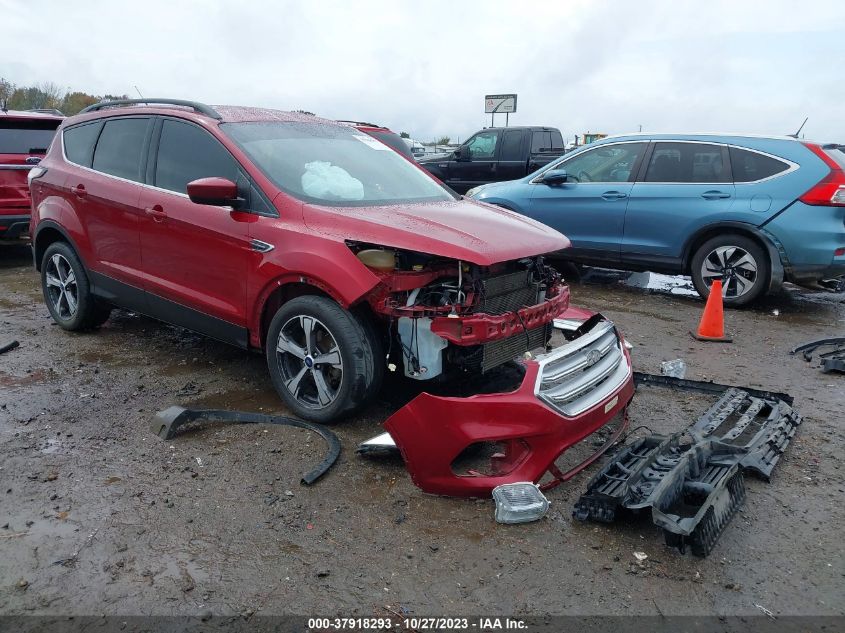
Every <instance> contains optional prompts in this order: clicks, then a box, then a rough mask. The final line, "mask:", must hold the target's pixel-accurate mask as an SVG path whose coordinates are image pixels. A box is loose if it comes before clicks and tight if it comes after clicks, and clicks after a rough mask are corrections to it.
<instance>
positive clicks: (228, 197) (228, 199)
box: [188, 177, 241, 207]
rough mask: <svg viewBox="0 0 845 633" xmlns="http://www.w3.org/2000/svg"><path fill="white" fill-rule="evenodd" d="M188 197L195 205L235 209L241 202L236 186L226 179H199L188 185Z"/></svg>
mask: <svg viewBox="0 0 845 633" xmlns="http://www.w3.org/2000/svg"><path fill="white" fill-rule="evenodd" d="M188 197H189V198H190V199H191V202H195V203H197V204H210V205H213V206H215V207H235V206H237V205H238V203H239V202H241V198H239V197H238V186H237V185H236V184H235V183H233V182H232V181H231V180H229V179H228V178H217V177H214V178H200V179H199V180H194V181H191V182H189V183H188Z"/></svg>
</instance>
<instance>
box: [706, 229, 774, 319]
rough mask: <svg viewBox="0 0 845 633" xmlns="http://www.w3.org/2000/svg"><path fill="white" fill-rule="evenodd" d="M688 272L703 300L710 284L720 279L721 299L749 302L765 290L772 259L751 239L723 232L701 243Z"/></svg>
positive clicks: (735, 303) (736, 303) (738, 303)
mask: <svg viewBox="0 0 845 633" xmlns="http://www.w3.org/2000/svg"><path fill="white" fill-rule="evenodd" d="M690 274H691V276H692V283H693V285H695V289H696V290H697V291H698V294H700V295H701V296H702V297H704V298H705V299H706V298H707V296H708V295H709V294H710V286H711V284H712V283H713V282H714V281H715V280H717V279H721V280H722V299H723V301H724V303H725V305H727V306H732V307H739V306H744V305H748V304H749V303H751V302H753V301H755V300H756V299H758V298H759V297H761V296H762V295H763V294H765V292H766V288H767V286H768V285H769V276H770V275H771V262H770V261H769V256H768V255H767V254H766V252H765V250H763V248H762V247H761V246H760V245H759V244H758V243H757V242H755V241H754V240H752V239H750V238H748V237H745V236H744V235H737V234H735V233H726V234H724V235H718V236H716V237H713V238H710V239H709V240H707V241H706V242H704V243H703V244H702V245H701V246H699V247H698V249H697V250H696V251H695V253H694V254H693V256H692V261H691V263H690Z"/></svg>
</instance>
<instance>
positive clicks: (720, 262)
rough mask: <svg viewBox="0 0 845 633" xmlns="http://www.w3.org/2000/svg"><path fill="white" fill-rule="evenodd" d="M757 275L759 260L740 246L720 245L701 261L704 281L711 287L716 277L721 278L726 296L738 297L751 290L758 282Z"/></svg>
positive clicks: (723, 293)
mask: <svg viewBox="0 0 845 633" xmlns="http://www.w3.org/2000/svg"><path fill="white" fill-rule="evenodd" d="M757 275H758V266H757V261H756V260H755V259H754V257H753V256H752V255H751V253H749V252H748V251H746V250H745V249H743V248H740V247H739V246H719V247H718V248H715V249H713V250H712V251H710V253H709V254H708V255H707V257H705V258H704V261H703V262H702V263H701V278H702V279H703V280H704V283H705V284H707V287H708V288H709V287H710V286H711V285H712V284H713V282H714V281H715V280H716V279H721V280H722V296H723V297H725V298H738V297H742V296H743V295H745V294H747V293H748V292H750V291H751V289H752V288H753V287H754V285H755V284H756V283H757Z"/></svg>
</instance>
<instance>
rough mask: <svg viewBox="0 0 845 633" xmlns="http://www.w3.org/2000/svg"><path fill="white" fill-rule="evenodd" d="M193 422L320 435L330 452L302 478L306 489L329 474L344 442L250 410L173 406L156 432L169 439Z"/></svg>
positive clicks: (309, 425) (159, 416)
mask: <svg viewBox="0 0 845 633" xmlns="http://www.w3.org/2000/svg"><path fill="white" fill-rule="evenodd" d="M191 422H228V423H231V424H279V425H283V426H295V427H298V428H300V429H306V430H308V431H312V432H314V433H316V434H317V435H319V436H320V437H322V438H323V439H324V440H325V441H326V444H328V447H329V452H328V453H327V454H326V456H325V457H324V458H323V460H322V461H321V462H320V463H319V464H317V466H316V467H314V468H312V469H311V470H310V471H308V472H307V473H305V474H304V475H303V476H302V484H303V485H305V486H310V485H311V484H313V483H314V482H315V481H317V480H318V479H319V478H320V477H322V476H323V475H324V474H326V471H328V470H329V468H331V467H332V465H333V464H334V463H335V462H336V461H337V458H338V457H339V456H340V440H339V439H337V435H335V434H334V433H332V432H331V431H330V430H329V429H327V428H326V427H325V426H323V425H322V424H315V423H313V422H306V421H305V420H299V419H297V418H290V417H287V416H281V415H266V414H263V413H250V412H248V411H225V410H222V409H183V408H182V407H170V408H169V409H165V410H164V411H159V412H158V413H156V417H155V422H153V432H154V433H155V434H156V435H158V436H159V437H160V438H161V439H163V440H169V439H172V438H174V437H175V436H176V434H177V432H178V431H179V429H180V428H181V427H182V426H183V425H185V424H190V423H191Z"/></svg>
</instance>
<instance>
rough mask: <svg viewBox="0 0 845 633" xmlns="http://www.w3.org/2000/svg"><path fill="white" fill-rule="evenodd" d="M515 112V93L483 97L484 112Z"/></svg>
mask: <svg viewBox="0 0 845 633" xmlns="http://www.w3.org/2000/svg"><path fill="white" fill-rule="evenodd" d="M497 112H507V113H510V112H516V95H487V96H485V97H484V113H485V114H495V113H497Z"/></svg>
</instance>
